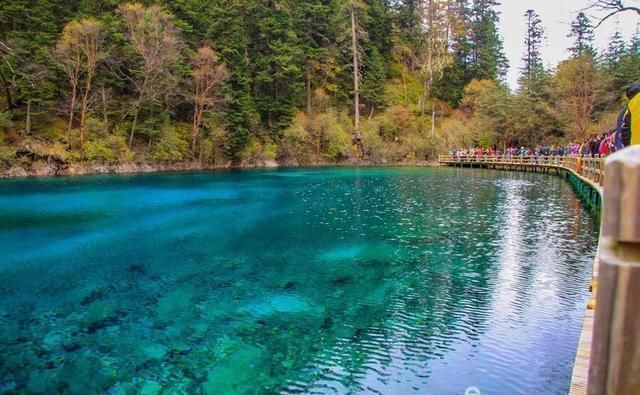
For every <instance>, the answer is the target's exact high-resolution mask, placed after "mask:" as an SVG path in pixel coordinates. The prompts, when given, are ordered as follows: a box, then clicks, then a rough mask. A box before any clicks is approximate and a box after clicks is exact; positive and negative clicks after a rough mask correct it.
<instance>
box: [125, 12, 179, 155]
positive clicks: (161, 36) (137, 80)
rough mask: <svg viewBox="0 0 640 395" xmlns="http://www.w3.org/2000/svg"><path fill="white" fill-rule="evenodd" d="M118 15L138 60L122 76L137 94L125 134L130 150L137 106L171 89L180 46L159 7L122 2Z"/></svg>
mask: <svg viewBox="0 0 640 395" xmlns="http://www.w3.org/2000/svg"><path fill="white" fill-rule="evenodd" d="M118 12H119V13H120V15H121V16H122V19H123V21H124V25H125V36H126V38H127V40H128V41H129V43H130V44H131V46H132V47H133V49H134V50H135V51H136V53H137V54H138V55H139V57H140V62H138V63H137V64H135V65H132V66H131V67H129V68H128V70H126V73H124V74H122V76H123V77H124V78H125V79H127V80H128V81H129V82H130V83H131V84H132V85H133V86H134V88H135V90H136V92H137V99H136V100H135V102H134V103H133V109H132V111H133V123H132V124H131V133H130V135H129V147H131V145H132V144H133V137H134V134H135V130H136V124H137V122H138V113H139V111H140V107H141V106H142V105H143V104H144V103H147V102H150V101H153V100H155V99H157V98H159V97H162V95H163V94H165V93H166V92H168V91H169V90H170V89H171V88H172V87H173V86H174V84H173V82H174V78H173V77H174V75H173V68H174V66H175V65H176V63H177V62H178V60H179V58H180V52H181V48H182V44H181V40H180V37H179V33H178V29H177V28H176V27H175V25H174V24H173V16H172V15H171V14H170V13H168V12H167V11H165V10H164V9H163V8H161V7H159V6H151V7H148V8H147V7H145V6H143V5H142V4H140V3H126V4H122V5H120V6H119V7H118Z"/></svg>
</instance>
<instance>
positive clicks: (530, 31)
mask: <svg viewBox="0 0 640 395" xmlns="http://www.w3.org/2000/svg"><path fill="white" fill-rule="evenodd" d="M524 16H525V21H526V22H525V23H526V26H527V31H526V32H525V39H524V46H525V52H524V56H523V58H522V61H523V62H524V65H523V66H522V68H521V70H520V71H521V77H520V87H521V88H522V89H523V90H524V91H525V92H527V93H529V94H532V95H540V94H542V93H543V92H542V91H543V87H542V82H543V77H544V66H543V64H542V57H541V55H540V45H542V41H543V39H544V28H543V27H542V20H541V19H540V17H539V16H538V14H537V13H536V12H535V11H534V10H527V12H526V13H525V15H524Z"/></svg>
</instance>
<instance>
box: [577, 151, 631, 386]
mask: <svg viewBox="0 0 640 395" xmlns="http://www.w3.org/2000/svg"><path fill="white" fill-rule="evenodd" d="M605 174H606V177H605V185H604V211H603V222H602V232H601V238H600V255H599V256H600V266H599V268H598V290H597V296H596V312H595V322H594V332H593V342H592V344H591V366H590V368H589V385H588V389H587V392H588V393H589V394H593V395H605V394H612V395H613V394H640V147H631V148H627V149H624V150H622V151H620V152H617V153H615V154H614V155H612V156H611V157H610V158H609V159H608V160H607V162H606V168H605Z"/></svg>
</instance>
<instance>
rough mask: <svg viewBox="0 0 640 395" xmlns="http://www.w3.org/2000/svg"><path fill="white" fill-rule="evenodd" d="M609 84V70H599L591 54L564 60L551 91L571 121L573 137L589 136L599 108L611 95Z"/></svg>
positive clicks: (561, 112) (564, 116) (563, 116)
mask: <svg viewBox="0 0 640 395" xmlns="http://www.w3.org/2000/svg"><path fill="white" fill-rule="evenodd" d="M608 86H609V81H608V78H607V76H606V74H605V73H603V72H602V71H600V70H598V68H597V67H596V64H595V60H594V59H593V57H591V56H589V55H582V56H579V57H577V58H574V59H570V60H566V61H564V62H562V63H560V65H559V66H558V70H557V72H556V75H555V78H554V81H553V85H552V90H551V93H552V97H553V99H554V102H555V109H556V110H555V111H557V114H558V117H559V118H561V119H564V120H565V122H566V123H567V125H569V129H570V130H569V131H570V132H571V136H570V137H571V138H573V139H576V140H585V139H587V138H588V137H589V133H590V132H591V128H592V127H593V120H594V114H595V113H596V110H597V109H598V108H599V107H600V106H601V105H602V104H603V103H606V102H607V101H608V100H610V99H611V97H610V92H609V91H608Z"/></svg>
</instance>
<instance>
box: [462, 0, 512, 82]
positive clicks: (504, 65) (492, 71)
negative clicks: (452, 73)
mask: <svg viewBox="0 0 640 395" xmlns="http://www.w3.org/2000/svg"><path fill="white" fill-rule="evenodd" d="M499 5H500V2H499V1H497V0H474V1H473V5H472V8H471V39H472V52H471V53H472V66H471V70H472V75H473V78H476V79H491V80H499V79H502V78H504V76H505V75H506V72H507V69H508V66H509V65H508V61H507V59H506V57H505V55H504V49H503V45H502V39H501V38H500V35H499V34H498V27H497V25H498V22H499V21H500V15H499V13H498V12H497V11H496V10H495V8H496V7H498V6H499Z"/></svg>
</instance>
